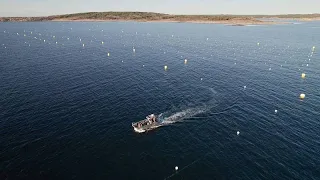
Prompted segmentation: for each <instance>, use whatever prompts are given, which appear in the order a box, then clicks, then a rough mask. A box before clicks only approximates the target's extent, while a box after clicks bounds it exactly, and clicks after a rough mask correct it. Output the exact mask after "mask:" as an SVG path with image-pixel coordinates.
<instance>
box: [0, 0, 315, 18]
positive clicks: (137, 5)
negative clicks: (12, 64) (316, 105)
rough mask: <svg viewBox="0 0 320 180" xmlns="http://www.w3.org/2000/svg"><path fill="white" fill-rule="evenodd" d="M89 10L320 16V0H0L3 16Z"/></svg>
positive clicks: (0, 11) (0, 12)
mask: <svg viewBox="0 0 320 180" xmlns="http://www.w3.org/2000/svg"><path fill="white" fill-rule="evenodd" d="M88 11H148V12H160V13H168V14H289V13H296V14H298V13H301V14H305V13H320V0H0V16H46V15H55V14H67V13H76V12H88Z"/></svg>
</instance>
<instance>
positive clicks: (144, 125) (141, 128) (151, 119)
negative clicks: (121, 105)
mask: <svg viewBox="0 0 320 180" xmlns="http://www.w3.org/2000/svg"><path fill="white" fill-rule="evenodd" d="M161 125H162V120H161V118H160V116H156V115H154V114H150V115H148V116H147V117H146V119H144V120H141V121H138V122H133V123H132V127H133V129H134V131H136V132H139V133H142V132H146V131H150V130H152V129H155V128H157V127H159V126H161Z"/></svg>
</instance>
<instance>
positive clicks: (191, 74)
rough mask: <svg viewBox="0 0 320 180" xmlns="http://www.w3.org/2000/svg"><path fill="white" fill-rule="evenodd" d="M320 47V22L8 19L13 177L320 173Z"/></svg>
mask: <svg viewBox="0 0 320 180" xmlns="http://www.w3.org/2000/svg"><path fill="white" fill-rule="evenodd" d="M313 46H315V49H313ZM134 51H135V52H134ZM319 51H320V23H319V22H303V23H295V24H286V25H273V26H246V27H235V26H226V25H218V24H189V23H134V22H70V23H69V22H68V23H66V22H38V23H0V80H1V81H0V179H6V178H7V179H137V180H140V179H141V180H144V179H145V180H150V179H152V180H156V179H192V180H193V179H199V180H206V179H252V180H258V179H299V180H300V179H308V180H310V179H320V135H319V134H320V62H319V61H320V57H319V54H320V53H318V52H319ZM108 53H109V55H108ZM185 59H187V63H186V64H185V62H184V61H185ZM164 66H167V67H168V69H167V70H166V71H165V70H164ZM301 73H305V74H306V78H305V79H302V78H301ZM301 93H304V94H305V99H304V100H300V99H299V96H300V94H301ZM151 113H155V114H161V113H162V114H163V116H165V117H166V118H167V120H168V121H170V122H171V124H168V125H167V126H163V127H160V128H157V129H155V130H153V131H150V132H148V133H141V134H139V133H136V132H134V131H133V128H132V127H131V123H132V122H135V121H138V120H141V119H144V118H145V116H146V115H148V114H151ZM237 132H238V133H237ZM237 134H238V135H237ZM176 166H178V168H179V170H178V171H175V167H176Z"/></svg>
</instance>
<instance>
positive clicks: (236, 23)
mask: <svg viewBox="0 0 320 180" xmlns="http://www.w3.org/2000/svg"><path fill="white" fill-rule="evenodd" d="M48 22H50V21H48ZM51 22H151V23H156V22H159V23H195V24H225V25H233V26H245V25H274V24H288V22H275V21H260V20H236V19H234V20H222V21H204V20H183V21H179V20H127V19H117V20H111V19H105V20H104V19H53V20H51Z"/></svg>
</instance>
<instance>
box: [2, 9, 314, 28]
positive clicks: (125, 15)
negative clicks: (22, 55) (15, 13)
mask: <svg viewBox="0 0 320 180" xmlns="http://www.w3.org/2000/svg"><path fill="white" fill-rule="evenodd" d="M265 18H267V19H268V20H262V19H265ZM270 19H284V20H300V21H313V20H320V14H287V15H171V14H162V13H152V12H87V13H76V14H65V15H54V16H42V17H0V22H33V21H137V22H190V23H219V24H230V25H236V26H243V25H252V24H279V23H281V22H282V23H285V22H283V21H281V22H279V21H271V20H270Z"/></svg>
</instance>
